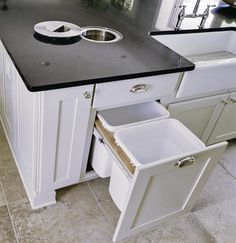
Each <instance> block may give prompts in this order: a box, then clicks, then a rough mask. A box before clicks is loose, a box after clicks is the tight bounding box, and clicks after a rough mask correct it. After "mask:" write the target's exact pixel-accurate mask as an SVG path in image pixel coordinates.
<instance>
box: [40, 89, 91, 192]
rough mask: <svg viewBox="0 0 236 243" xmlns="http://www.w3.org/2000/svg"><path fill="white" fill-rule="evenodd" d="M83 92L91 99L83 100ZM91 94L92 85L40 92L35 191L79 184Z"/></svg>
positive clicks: (88, 121)
mask: <svg viewBox="0 0 236 243" xmlns="http://www.w3.org/2000/svg"><path fill="white" fill-rule="evenodd" d="M85 92H89V93H90V94H91V97H87V98H86V97H85V95H84V94H85ZM92 93H93V85H87V86H79V87H73V88H67V89H57V90H51V91H45V92H42V97H41V98H42V104H41V106H42V108H41V121H42V122H41V125H39V126H40V127H41V134H40V135H39V136H40V141H41V148H40V149H39V150H40V151H41V158H40V161H39V163H38V164H40V167H41V171H40V174H41V176H39V177H41V179H40V181H39V182H38V190H40V191H41V192H45V191H49V190H55V189H57V188H61V187H65V186H67V185H71V184H75V183H78V182H79V181H80V174H81V173H82V172H81V170H82V167H83V166H84V164H86V162H87V161H86V158H85V157H86V155H85V153H86V152H87V148H86V144H87V139H89V138H88V137H87V131H88V127H89V124H90V114H91V101H92ZM91 136H92V134H91ZM90 139H91V138H90Z"/></svg>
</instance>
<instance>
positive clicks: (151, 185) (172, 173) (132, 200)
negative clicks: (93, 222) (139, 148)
mask: <svg viewBox="0 0 236 243" xmlns="http://www.w3.org/2000/svg"><path fill="white" fill-rule="evenodd" d="M226 146H227V143H226V142H223V143H221V144H217V145H212V146H209V147H207V148H205V149H203V150H201V151H199V152H197V153H193V154H185V155H183V156H182V157H181V158H180V157H177V158H174V159H173V158H172V159H171V160H170V159H169V160H168V159H164V160H162V161H159V162H158V163H157V162H156V163H151V164H147V165H144V166H141V167H139V168H136V170H135V174H134V178H133V180H132V182H131V186H130V189H129V192H128V196H127V199H126V202H125V204H124V209H123V211H122V212H121V216H120V218H119V222H118V225H117V228H116V231H115V235H114V238H113V240H114V241H116V240H121V239H123V238H126V237H129V236H131V235H133V234H135V233H138V232H141V231H142V230H145V229H148V228H150V227H154V226H156V225H157V224H159V223H161V222H164V221H167V220H169V219H171V218H173V217H176V216H177V215H182V214H184V213H187V212H189V211H190V210H191V208H192V207H193V204H194V202H195V199H196V197H197V196H198V195H199V193H200V191H201V190H202V188H203V186H204V185H205V183H206V181H207V179H208V177H209V175H210V174H211V172H212V170H213V169H214V167H215V165H216V163H217V161H218V160H219V158H220V156H221V155H222V154H223V152H224V150H225V148H226ZM190 155H191V156H194V157H195V159H196V160H195V162H194V164H192V165H189V166H186V167H182V168H177V167H176V166H175V164H176V162H177V161H178V160H179V159H182V158H183V157H186V156H190Z"/></svg>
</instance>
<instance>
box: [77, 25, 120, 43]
mask: <svg viewBox="0 0 236 243" xmlns="http://www.w3.org/2000/svg"><path fill="white" fill-rule="evenodd" d="M81 37H82V38H83V39H85V40H88V41H91V42H97V43H111V42H116V41H119V40H121V39H122V38H123V36H122V34H121V33H120V32H118V31H116V30H113V29H109V28H106V27H84V28H83V30H82V32H81Z"/></svg>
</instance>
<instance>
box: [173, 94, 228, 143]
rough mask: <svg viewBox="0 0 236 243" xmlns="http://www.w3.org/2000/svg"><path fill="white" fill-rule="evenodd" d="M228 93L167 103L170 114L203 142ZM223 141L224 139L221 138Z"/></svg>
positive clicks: (205, 140) (206, 138) (212, 126)
mask: <svg viewBox="0 0 236 243" xmlns="http://www.w3.org/2000/svg"><path fill="white" fill-rule="evenodd" d="M228 98H229V94H223V95H217V96H210V97H206V98H200V99H194V100H188V101H182V102H177V103H173V104H169V106H168V110H169V112H170V116H171V117H173V118H176V119H178V120H179V121H181V122H182V123H183V124H184V125H185V126H186V127H188V128H189V129H190V130H191V131H192V132H193V133H194V134H195V135H197V136H198V137H199V138H200V139H201V140H202V141H203V142H205V143H206V142H207V140H208V138H209V136H210V134H211V132H212V130H213V128H214V126H215V124H216V122H217V120H218V118H219V116H220V114H221V112H222V110H223V108H224V106H225V105H224V101H225V100H227V99H228ZM221 141H224V140H221Z"/></svg>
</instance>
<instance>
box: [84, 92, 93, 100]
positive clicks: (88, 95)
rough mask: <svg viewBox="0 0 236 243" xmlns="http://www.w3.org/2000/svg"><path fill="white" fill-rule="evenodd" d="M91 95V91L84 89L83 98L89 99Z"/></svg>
mask: <svg viewBox="0 0 236 243" xmlns="http://www.w3.org/2000/svg"><path fill="white" fill-rule="evenodd" d="M91 97H92V94H91V92H89V91H85V92H84V98H85V99H90V98H91Z"/></svg>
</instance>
